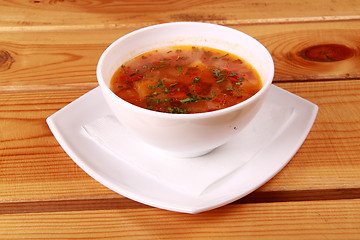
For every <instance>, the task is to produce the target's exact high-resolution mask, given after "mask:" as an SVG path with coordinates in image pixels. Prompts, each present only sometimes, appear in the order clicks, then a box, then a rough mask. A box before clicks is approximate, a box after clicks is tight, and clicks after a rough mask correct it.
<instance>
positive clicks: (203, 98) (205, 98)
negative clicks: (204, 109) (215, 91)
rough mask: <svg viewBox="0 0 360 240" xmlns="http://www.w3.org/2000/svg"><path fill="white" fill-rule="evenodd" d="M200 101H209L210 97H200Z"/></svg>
mask: <svg viewBox="0 0 360 240" xmlns="http://www.w3.org/2000/svg"><path fill="white" fill-rule="evenodd" d="M200 99H201V100H211V99H212V97H200Z"/></svg>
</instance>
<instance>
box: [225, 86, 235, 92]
mask: <svg viewBox="0 0 360 240" xmlns="http://www.w3.org/2000/svg"><path fill="white" fill-rule="evenodd" d="M233 90H235V88H232V87H229V88H227V89H226V91H233Z"/></svg>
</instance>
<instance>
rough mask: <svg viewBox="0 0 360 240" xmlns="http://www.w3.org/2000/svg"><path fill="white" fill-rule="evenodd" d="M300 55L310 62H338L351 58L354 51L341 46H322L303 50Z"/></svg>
mask: <svg viewBox="0 0 360 240" xmlns="http://www.w3.org/2000/svg"><path fill="white" fill-rule="evenodd" d="M299 55H300V56H301V57H302V58H304V59H306V60H309V61H315V62H336V61H342V60H345V59H348V58H351V57H352V56H353V55H354V50H353V49H351V48H349V47H347V46H344V45H340V44H320V45H315V46H311V47H308V48H305V49H303V50H301V51H300V54H299Z"/></svg>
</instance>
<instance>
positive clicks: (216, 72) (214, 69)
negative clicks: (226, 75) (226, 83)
mask: <svg viewBox="0 0 360 240" xmlns="http://www.w3.org/2000/svg"><path fill="white" fill-rule="evenodd" d="M211 70H212V71H213V73H214V76H215V77H221V76H222V75H223V74H222V72H221V71H220V70H219V69H217V68H213V69H211Z"/></svg>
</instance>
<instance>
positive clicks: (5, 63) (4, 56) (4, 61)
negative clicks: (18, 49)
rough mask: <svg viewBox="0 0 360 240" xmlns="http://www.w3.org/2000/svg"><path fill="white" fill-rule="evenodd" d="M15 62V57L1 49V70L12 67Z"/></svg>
mask: <svg viewBox="0 0 360 240" xmlns="http://www.w3.org/2000/svg"><path fill="white" fill-rule="evenodd" d="M14 62H15V60H14V58H13V57H12V56H11V54H10V53H9V52H8V51H5V50H0V71H5V70H8V69H10V68H11V65H12V64H13V63H14Z"/></svg>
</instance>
